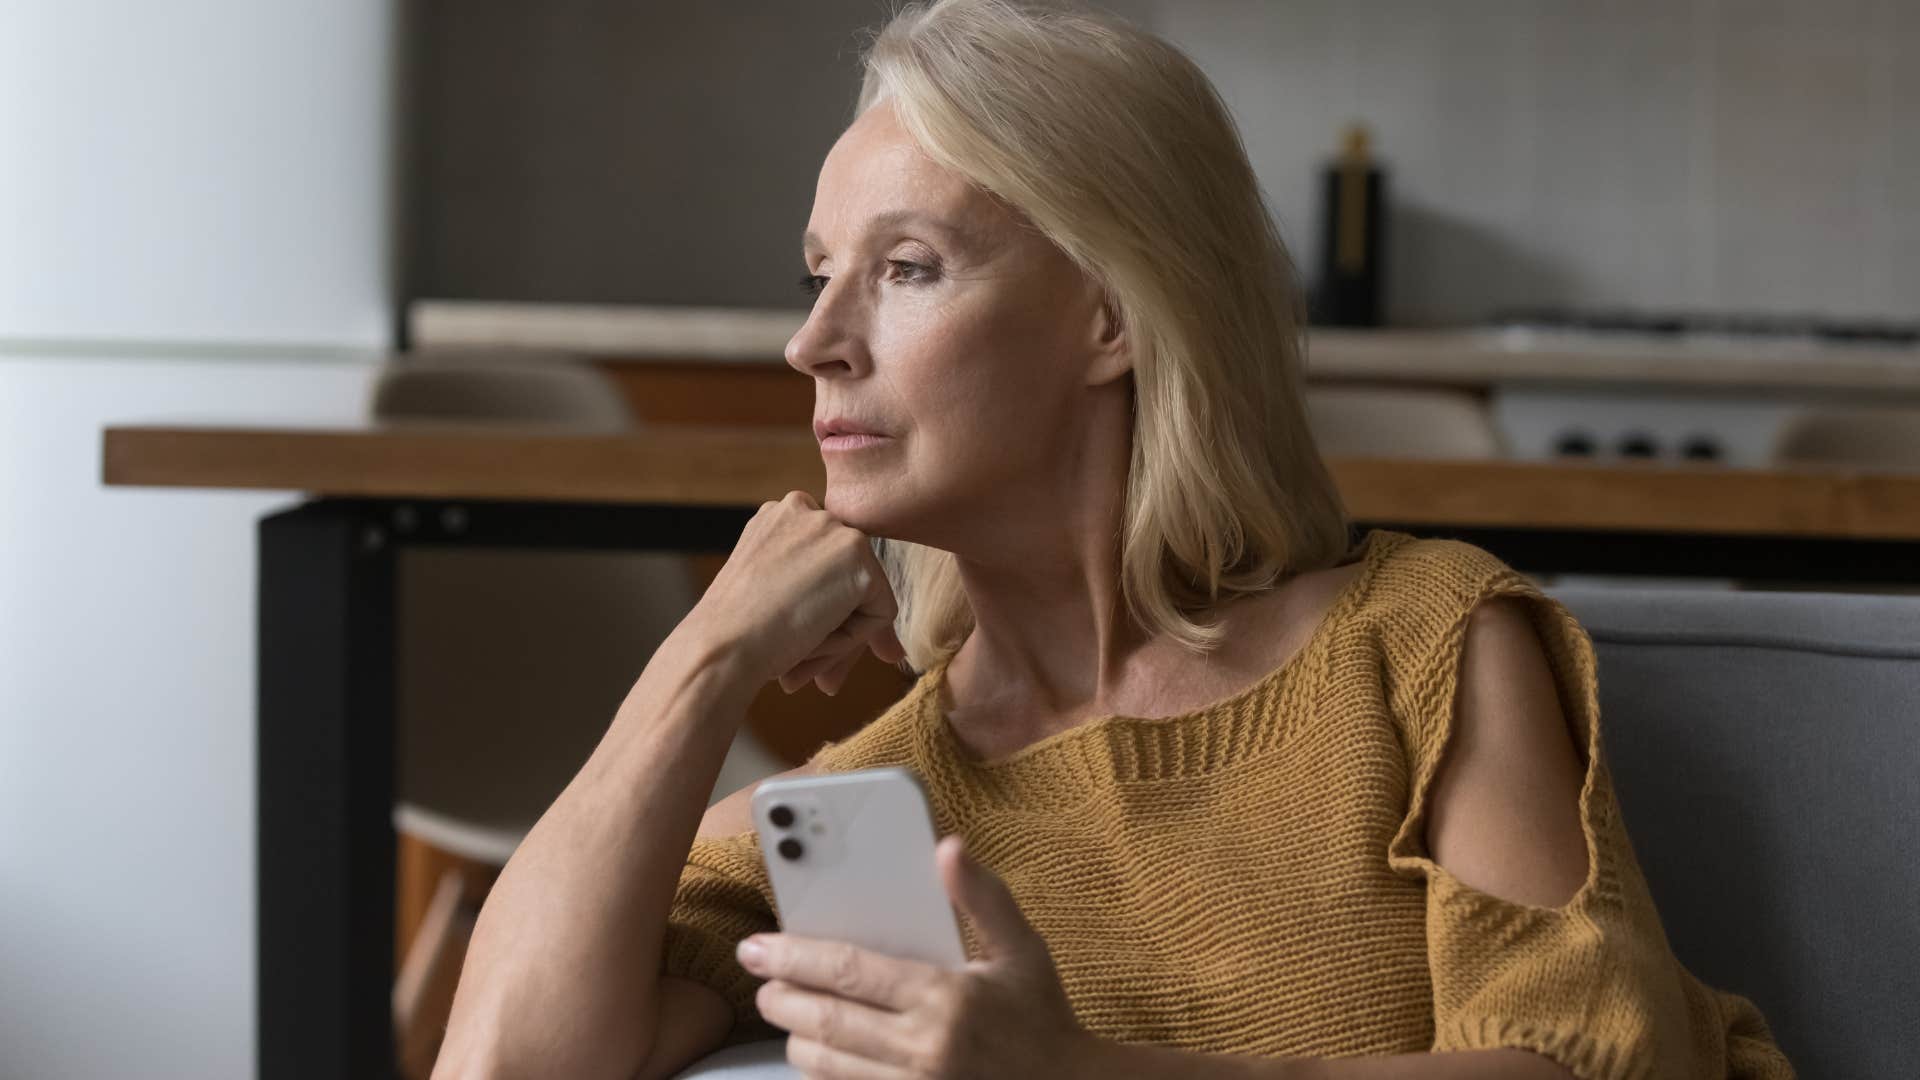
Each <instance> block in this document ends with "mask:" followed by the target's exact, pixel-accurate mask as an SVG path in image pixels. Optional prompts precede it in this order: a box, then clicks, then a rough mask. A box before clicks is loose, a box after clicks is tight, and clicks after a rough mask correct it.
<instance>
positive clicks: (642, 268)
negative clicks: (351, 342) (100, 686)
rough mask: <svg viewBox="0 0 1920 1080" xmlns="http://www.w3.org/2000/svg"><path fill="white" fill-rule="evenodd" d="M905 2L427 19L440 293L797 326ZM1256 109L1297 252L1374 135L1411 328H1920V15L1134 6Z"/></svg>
mask: <svg viewBox="0 0 1920 1080" xmlns="http://www.w3.org/2000/svg"><path fill="white" fill-rule="evenodd" d="M885 6H886V5H885V3H884V2H883V0H808V2H807V3H775V2H760V3H732V4H724V5H721V4H711V5H710V4H687V3H680V4H672V5H666V4H638V3H622V4H615V3H587V2H584V0H566V2H559V3H548V4H538V5H537V4H530V3H521V4H512V5H508V4H502V3H496V4H484V5H474V4H464V5H463V4H455V3H452V2H450V0H436V2H433V3H424V4H422V5H421V6H420V7H419V8H418V9H417V10H418V13H419V14H420V15H421V16H422V19H421V22H422V29H423V31H424V32H423V33H422V34H421V35H420V36H419V39H418V40H419V47H418V50H417V52H418V56H419V62H418V64H417V70H418V75H419V87H420V91H419V93H418V95H417V100H418V102H419V110H418V111H417V114H416V120H417V129H416V130H417V144H416V145H417V150H418V157H417V159H416V160H417V162H418V168H417V170H416V173H415V176H416V184H415V194H416V197H417V198H416V203H415V215H414V219H415V227H414V230H413V232H412V235H411V249H412V251H413V253H414V263H413V267H414V272H413V274H412V276H411V280H412V282H413V295H417V296H452V297H491V298H511V299H534V300H575V301H609V302H622V301H624V302H652V303H701V304H739V305H779V306H801V305H802V304H803V301H802V298H801V297H800V294H799V292H798V290H797V289H795V288H794V286H793V279H794V278H796V277H797V276H798V274H799V272H800V263H799V256H798V242H797V240H796V239H795V237H796V236H797V234H798V233H799V232H800V230H801V228H802V226H803V225H804V223H805V220H806V215H807V211H808V208H809V207H810V205H811V199H812V192H813V181H814V176H815V174H816V172H817V170H818V166H819V162H820V158H821V157H822V156H823V155H824V154H825V152H826V149H827V147H828V146H829V145H831V143H832V141H833V138H834V136H835V134H837V132H838V131H839V129H840V128H841V127H842V126H843V125H844V123H845V121H846V119H847V118H848V113H849V111H850V106H851V103H852V99H853V95H854V92H855V89H856V87H857V78H858V72H857V70H856V60H857V53H858V41H857V39H856V38H855V36H854V31H855V30H856V29H858V28H859V27H862V26H865V25H869V24H870V23H872V22H873V21H874V20H875V19H876V18H878V17H879V15H880V13H882V12H883V11H884V8H885ZM1108 6H1112V7H1116V8H1119V9H1120V10H1122V11H1124V12H1126V13H1128V14H1131V15H1133V16H1134V17H1136V18H1139V19H1141V20H1142V21H1144V22H1146V23H1147V24H1148V25H1150V26H1152V27H1153V28H1155V29H1156V30H1158V31H1160V32H1161V33H1164V34H1166V35H1167V36H1168V37H1170V38H1171V39H1173V40H1174V41H1175V42H1177V43H1179V44H1180V45H1182V46H1183V47H1184V48H1186V49H1187V50H1188V51H1189V52H1190V53H1191V54H1192V55H1193V56H1194V58H1195V59H1196V60H1197V61H1199V62H1200V64H1201V65H1202V67H1204V68H1205V69H1206V70H1207V71H1208V73H1209V74H1210V75H1212V77H1213V78H1214V79H1215V81H1216V82H1217V83H1218V84H1219V86H1220V87H1221V90H1222V92H1223V94H1224V95H1225V97H1226V98H1227V100H1228V102H1229V104H1230V105H1231V106H1232V107H1233V109H1234V111H1235V114H1236V116H1237V117H1238V119H1239V121H1240V123H1241V125H1242V128H1243V130H1244V132H1245V135H1246V140H1247V144H1248V150H1249V154H1250V155H1251V157H1252V158H1253V161H1254V166H1255V168H1256V170H1257V171H1258V172H1259V174H1260V176H1261V178H1262V180H1263V181H1264V184H1265V186H1266V188H1267V191H1268V195H1269V198H1270V200H1271V201H1272V204H1273V206H1274V209H1275V210H1276V212H1277V214H1278V215H1279V217H1280V219H1281V223H1282V226H1283V228H1284V229H1285V231H1286V233H1287V235H1288V237H1289V239H1290V241H1291V242H1292V243H1293V245H1294V248H1295V253H1296V256H1297V257H1298V258H1299V260H1300V262H1301V264H1302V265H1303V266H1309V267H1310V266H1312V265H1313V260H1314V258H1315V257H1316V255H1317V252H1316V251H1315V250H1314V248H1315V246H1316V243H1317V237H1316V235H1315V230H1314V228H1313V222H1314V213H1315V200H1316V198H1317V194H1316V193H1317V187H1316V181H1315V169H1316V167H1317V166H1318V164H1319V163H1320V161H1321V160H1322V159H1323V158H1324V157H1325V156H1326V155H1327V154H1328V153H1329V152H1330V151H1331V150H1332V149H1333V147H1334V146H1335V145H1336V144H1337V142H1338V139H1339V134H1340V130H1341V128H1342V127H1343V126H1344V125H1345V124H1346V123H1347V122H1348V121H1350V120H1354V119H1361V120H1365V121H1366V122H1367V123H1368V124H1370V125H1371V126H1372V127H1373V129H1374V131H1375V133H1376V145H1377V146H1378V147H1379V149H1380V151H1381V153H1382V155H1383V156H1384V158H1385V160H1386V161H1387V162H1388V164H1389V165H1390V166H1391V167H1392V169H1393V183H1394V186H1395V189H1396V191H1397V193H1398V196H1399V198H1398V200H1397V206H1396V212H1395V216H1394V220H1393V222H1392V227H1393V235H1392V240H1393V248H1392V266H1391V271H1390V275H1389V290H1388V305H1389V311H1390V314H1391V317H1392V319H1393V320H1394V321H1396V322H1400V323H1429V322H1455V321H1465V320H1473V319H1478V318H1482V317H1485V316H1486V315H1488V314H1490V313H1491V312H1493V311H1495V310H1497V309H1499V308H1502V307H1509V306H1519V305H1537V304H1568V305H1576V304H1577V305H1582V306H1607V305H1616V306H1634V307H1643V308H1682V309H1703V310H1756V311H1767V312H1799V311H1804V312H1811V313H1822V314H1829V315H1855V316H1870V315H1878V316H1889V317H1908V318H1911V317H1914V316H1916V315H1920V123H1915V122H1914V121H1913V116H1914V114H1915V113H1916V112H1920V65H1916V64H1913V63H1912V62H1911V58H1912V57H1913V56H1914V55H1920V4H1915V3H1912V2H1910V0H1612V2H1609V3H1605V4H1595V3H1582V2H1576V0H1449V2H1447V3H1444V4H1433V3H1425V2H1414V0H1393V2H1389V0H1285V2H1257V0H1126V2H1119V0H1116V2H1115V3H1112V4H1110V5H1108Z"/></svg>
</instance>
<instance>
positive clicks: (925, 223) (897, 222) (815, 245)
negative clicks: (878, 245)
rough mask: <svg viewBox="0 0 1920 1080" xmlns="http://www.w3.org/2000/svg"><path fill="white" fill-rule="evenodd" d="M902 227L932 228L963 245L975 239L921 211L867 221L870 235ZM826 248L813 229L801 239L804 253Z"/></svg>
mask: <svg viewBox="0 0 1920 1080" xmlns="http://www.w3.org/2000/svg"><path fill="white" fill-rule="evenodd" d="M902 225H918V226H922V227H925V228H930V229H933V230H935V231H936V232H943V233H946V234H947V235H949V236H952V237H955V238H957V239H959V240H960V241H961V242H962V243H970V242H972V241H973V239H974V236H973V233H972V232H971V231H969V230H968V229H966V228H963V227H962V226H960V225H958V224H956V223H954V222H951V221H947V220H945V219H944V218H937V217H934V216H933V215H931V214H928V213H926V212H924V211H920V210H888V211H886V212H885V213H880V214H875V215H874V216H873V217H872V218H870V219H869V220H868V221H867V231H868V232H870V233H871V232H879V231H880V230H882V229H892V228H898V227H899V226H902ZM826 246H827V245H826V244H825V243H824V242H822V241H821V239H820V237H819V236H817V235H815V233H814V232H813V230H812V229H808V230H807V231H806V233H805V234H804V235H803V236H801V238H800V250H802V251H815V250H825V249H826Z"/></svg>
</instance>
